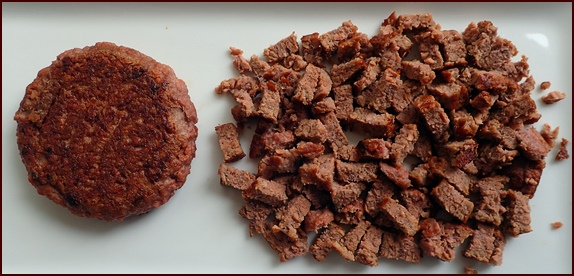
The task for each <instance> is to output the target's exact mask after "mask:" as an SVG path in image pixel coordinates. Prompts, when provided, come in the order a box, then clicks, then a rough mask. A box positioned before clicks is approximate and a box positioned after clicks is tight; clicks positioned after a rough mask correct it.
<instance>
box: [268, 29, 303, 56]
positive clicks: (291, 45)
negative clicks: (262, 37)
mask: <svg viewBox="0 0 574 276" xmlns="http://www.w3.org/2000/svg"><path fill="white" fill-rule="evenodd" d="M297 52H299V43H298V42H297V36H296V35H295V33H291V35H289V36H288V37H286V38H284V39H281V40H280V41H279V42H277V43H276V44H274V45H271V46H269V47H268V48H266V49H265V50H263V55H264V56H265V57H267V59H268V60H269V62H272V63H273V62H278V61H280V60H283V59H285V58H286V57H288V56H290V55H291V54H293V53H297Z"/></svg>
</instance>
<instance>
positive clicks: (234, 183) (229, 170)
mask: <svg viewBox="0 0 574 276" xmlns="http://www.w3.org/2000/svg"><path fill="white" fill-rule="evenodd" d="M217 173H218V174H219V177H220V184H221V186H229V187H232V188H235V189H238V190H241V191H243V190H246V189H248V188H249V187H250V186H251V185H252V184H253V183H254V182H255V178H256V176H255V174H253V173H250V172H248V171H243V170H239V169H236V168H234V167H231V166H229V165H227V164H225V163H221V164H219V169H218V170H217Z"/></svg>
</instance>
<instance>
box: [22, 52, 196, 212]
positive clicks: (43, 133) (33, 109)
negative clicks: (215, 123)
mask: <svg viewBox="0 0 574 276" xmlns="http://www.w3.org/2000/svg"><path fill="white" fill-rule="evenodd" d="M14 119H15V120H16V122H17V124H18V126H17V133H16V134H17V142H18V148H19V151H20V155H21V157H22V161H23V163H24V165H25V166H26V169H27V171H28V179H29V181H30V183H32V185H33V186H34V187H36V189H37V191H38V193H39V194H40V195H44V196H46V197H48V198H49V199H51V200H52V201H54V202H56V203H57V204H59V205H62V206H64V207H66V208H68V209H69V210H70V211H71V212H72V213H73V214H75V215H78V216H82V217H95V218H99V219H102V220H107V221H112V220H118V221H121V220H123V219H125V218H126V217H128V216H131V215H138V214H143V213H146V212H149V211H150V210H152V209H153V208H156V207H159V206H161V205H163V204H164V203H166V202H167V201H168V200H169V199H170V198H171V197H172V196H173V194H174V191H175V190H177V189H179V188H181V187H182V186H183V184H184V183H185V180H186V177H187V175H188V174H189V172H190V168H191V167H190V166H191V161H192V159H193V158H194V157H195V152H196V145H195V140H196V138H197V127H196V123H197V113H196V110H195V107H194V104H193V103H192V101H191V99H190V97H189V95H188V90H187V86H186V84H185V82H184V81H183V80H181V79H178V78H177V77H176V75H175V73H174V71H173V70H172V68H171V67H169V66H167V65H164V64H161V63H158V62H157V61H155V60H154V59H153V58H151V57H149V56H146V55H144V54H142V53H140V52H139V51H137V50H134V49H131V48H127V47H123V46H118V45H115V44H113V43H109V42H100V43H96V44H95V45H94V46H89V47H85V48H82V49H79V48H75V49H71V50H68V51H65V52H64V53H62V54H60V55H59V56H58V57H57V59H56V60H55V61H54V62H52V64H51V65H50V66H48V67H46V68H44V69H42V70H40V72H38V76H37V77H36V79H35V80H34V81H33V82H32V83H31V84H30V85H28V87H27V88H26V94H25V96H24V99H23V100H22V102H21V103H20V108H19V109H18V111H17V112H16V115H15V116H14Z"/></svg>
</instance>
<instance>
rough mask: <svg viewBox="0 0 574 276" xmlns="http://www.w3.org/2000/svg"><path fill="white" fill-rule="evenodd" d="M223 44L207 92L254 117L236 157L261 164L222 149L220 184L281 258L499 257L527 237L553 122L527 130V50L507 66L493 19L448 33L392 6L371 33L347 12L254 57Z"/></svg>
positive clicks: (530, 117)
mask: <svg viewBox="0 0 574 276" xmlns="http://www.w3.org/2000/svg"><path fill="white" fill-rule="evenodd" d="M230 49H232V51H231V55H232V56H233V57H234V66H235V67H236V69H238V72H239V74H240V76H238V77H234V78H231V79H228V80H224V81H222V82H221V84H220V85H219V86H218V87H217V88H216V89H215V90H216V92H217V93H220V94H223V93H227V94H231V95H232V96H233V97H234V98H235V100H236V101H237V105H236V106H235V107H233V108H232V109H231V112H232V115H233V117H234V118H235V120H236V122H237V123H252V124H254V125H256V126H257V127H256V130H255V135H254V137H253V140H252V144H251V147H250V152H249V154H248V156H249V158H251V159H253V160H254V161H257V162H259V166H258V168H259V169H258V172H257V173H250V172H246V171H243V172H242V171H239V170H233V169H230V168H229V166H230V165H229V164H227V163H231V162H233V161H231V162H227V160H229V159H226V160H224V162H225V164H223V165H222V166H221V167H220V170H219V174H220V177H221V178H222V181H221V183H222V185H224V186H229V187H233V188H236V189H238V190H241V191H242V195H243V198H244V200H245V206H244V207H242V209H241V210H240V214H241V215H242V216H243V217H244V218H246V219H247V220H248V221H249V227H250V234H251V235H252V234H253V233H259V234H262V235H263V237H264V238H265V239H266V240H267V242H268V243H269V244H270V245H271V247H272V248H273V249H274V250H275V251H276V252H277V253H278V254H279V257H280V261H282V262H284V261H287V260H289V259H292V258H295V257H297V256H300V255H304V254H306V253H307V252H310V253H311V254H312V256H313V258H315V259H316V260H317V261H323V260H325V259H326V258H327V255H328V254H329V253H331V252H336V253H335V254H340V255H341V256H342V257H343V258H344V259H346V260H348V261H356V262H359V263H362V264H365V265H369V266H376V265H378V262H379V259H381V258H386V259H396V260H402V261H406V262H410V263H419V262H420V261H421V258H422V257H425V256H426V257H433V258H437V259H439V260H441V261H447V262H448V261H452V260H453V259H455V253H454V252H455V250H457V248H459V247H462V248H461V251H462V255H463V256H464V257H465V258H470V259H474V260H476V261H479V262H483V263H486V264H491V265H501V264H502V256H503V250H504V246H505V244H506V239H507V237H509V238H514V237H517V236H519V235H522V234H524V233H528V232H530V231H532V228H531V227H530V223H531V217H530V204H529V201H530V199H531V198H533V197H534V195H535V191H536V188H537V186H538V184H539V181H540V178H541V175H542V171H543V169H544V167H545V166H546V162H545V158H546V156H547V155H548V153H549V151H550V150H551V148H552V147H553V146H554V144H555V140H556V139H557V135H558V128H556V129H554V130H552V128H550V127H549V126H548V125H546V126H545V129H543V130H541V131H539V130H537V129H536V128H535V127H534V126H532V125H533V124H534V123H536V122H538V121H539V120H540V119H541V115H540V114H539V113H538V112H537V110H536V103H535V101H534V100H533V99H532V97H531V91H533V90H534V88H535V82H534V78H533V77H532V76H531V75H530V72H529V65H528V63H527V58H526V57H524V56H522V58H521V59H520V60H518V61H514V60H516V59H514V57H515V56H516V55H517V54H518V50H517V49H516V47H515V45H513V44H512V42H511V41H509V40H507V39H505V38H503V37H500V36H499V35H498V30H497V27H495V26H494V25H493V24H492V23H491V22H489V21H481V22H478V23H475V22H472V23H470V24H469V25H468V26H467V27H466V29H464V30H463V31H462V32H459V31H456V30H443V29H442V28H441V26H440V25H439V24H437V23H436V22H435V21H434V19H433V17H432V15H431V14H430V13H427V14H405V15H397V14H395V13H392V14H391V15H390V16H389V17H388V18H386V19H385V20H384V21H383V23H382V24H381V26H380V28H379V32H378V33H377V34H376V35H374V36H372V37H369V36H368V35H367V34H364V33H361V32H360V31H359V29H358V27H357V26H355V25H354V24H353V23H352V22H351V21H346V22H343V23H342V24H341V26H339V27H337V28H335V29H333V30H331V31H328V32H326V33H323V34H319V33H312V34H307V35H303V36H302V37H301V40H300V44H299V43H298V42H297V35H296V34H295V33H291V34H290V35H289V36H287V37H286V38H284V39H283V40H281V41H279V42H278V43H276V44H274V45H271V46H270V47H268V48H266V49H265V50H264V53H263V54H264V57H266V60H264V59H261V58H259V57H257V56H255V55H254V56H252V57H251V59H250V60H248V59H246V58H244V57H242V56H241V55H242V53H243V52H242V51H241V50H239V49H236V48H233V47H231V48H230ZM410 52H414V55H409V53H410ZM412 56H414V58H413V57H412ZM541 87H542V89H547V88H548V87H549V85H548V84H543V85H542V86H541ZM544 87H545V88H544ZM549 95H550V96H548V97H547V98H548V99H549V100H552V101H555V100H559V98H560V97H561V95H558V96H560V97H553V96H552V95H553V94H549ZM554 96H556V95H554ZM545 101H546V100H545ZM350 132H355V133H357V134H358V135H363V137H362V138H361V139H359V140H358V142H356V143H355V142H351V139H349V138H348V137H347V135H348V134H349V133H350ZM564 141H566V140H563V143H562V145H563V146H562V147H565V144H566V143H567V142H564ZM222 150H223V151H224V152H226V151H229V152H230V153H229V154H224V156H229V155H234V156H238V155H237V153H235V154H233V153H234V152H238V149H237V148H236V147H234V146H229V147H228V148H224V147H222ZM239 154H240V153H239ZM559 156H560V157H559V158H568V155H567V152H566V153H560V154H559ZM233 160H234V159H233ZM232 177H236V178H237V179H236V180H232V179H230V178H232ZM246 182H247V183H246ZM310 232H313V233H315V234H316V235H314V236H313V237H314V238H311V237H312V236H309V235H308V233H310ZM308 239H309V240H308ZM306 241H309V242H310V245H309V246H307V243H306ZM465 241H467V242H465ZM465 272H466V273H476V270H474V269H472V268H471V267H467V268H465Z"/></svg>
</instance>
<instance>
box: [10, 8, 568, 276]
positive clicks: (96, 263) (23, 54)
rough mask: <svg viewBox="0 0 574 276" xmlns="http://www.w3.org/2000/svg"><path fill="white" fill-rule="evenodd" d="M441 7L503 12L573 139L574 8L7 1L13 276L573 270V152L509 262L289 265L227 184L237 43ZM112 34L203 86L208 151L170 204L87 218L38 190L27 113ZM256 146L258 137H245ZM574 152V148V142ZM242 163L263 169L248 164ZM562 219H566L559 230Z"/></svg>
mask: <svg viewBox="0 0 574 276" xmlns="http://www.w3.org/2000/svg"><path fill="white" fill-rule="evenodd" d="M392 11H396V12H397V13H398V14H406V13H417V12H423V13H424V12H432V14H433V16H434V19H435V21H436V22H438V23H439V24H441V26H442V27H443V29H455V30H458V31H463V30H464V28H466V26H467V25H468V24H469V23H470V22H471V21H475V22H478V21H481V20H490V21H492V22H493V23H494V25H495V26H497V27H498V30H499V34H500V35H501V36H503V37H505V38H507V39H510V40H511V41H512V42H513V43H514V44H515V45H516V46H517V48H518V50H519V55H526V56H527V57H528V58H529V64H530V66H531V74H532V75H533V76H534V78H535V80H536V81H537V84H539V83H540V82H542V81H551V82H552V87H551V89H552V90H560V91H563V92H565V93H566V94H567V99H566V100H564V101H562V102H559V103H556V104H554V105H552V106H547V105H545V104H543V103H542V102H541V100H540V97H541V96H542V95H543V94H545V93H547V92H548V91H546V92H542V91H540V90H539V89H538V88H537V89H536V90H535V91H533V98H534V99H535V100H536V103H537V105H538V108H539V111H540V112H541V113H542V115H543V116H542V119H541V120H540V122H539V123H538V124H537V126H538V127H540V126H541V123H549V124H550V125H552V126H560V137H564V138H566V139H568V140H572V93H571V92H572V27H571V26H572V3H545V4H540V3H508V4H497V3H426V4H424V3H402V4H401V3H330V4H329V3H291V4H288V3H276V4H273V3H218V4H206V3H179V4H167V3H166V4H157V3H146V4H135V3H134V4H112V3H99V4H95V3H64V4H49V3H45V4H44V3H42V4H40V3H27V4H15V3H2V272H3V273H20V272H24V273H112V272H117V273H460V272H462V269H463V266H465V265H470V266H473V267H475V268H477V269H478V271H479V273H554V272H558V273H572V159H568V160H566V161H562V162H556V161H554V160H553V157H554V156H555V154H556V152H557V148H554V149H553V150H552V151H551V152H550V154H549V156H548V157H547V162H548V165H547V168H546V169H545V170H544V174H543V176H542V180H541V183H540V186H539V188H538V191H537V193H536V196H535V198H534V199H533V200H532V201H531V207H532V228H533V230H534V231H533V232H531V233H528V234H525V235H522V236H520V237H518V238H509V240H508V243H507V245H506V248H505V251H504V261H503V264H502V266H499V267H491V266H489V265H485V264H480V263H478V262H474V261H471V260H468V259H466V258H464V257H462V255H461V253H460V252H458V253H457V256H456V259H455V260H454V261H453V262H451V263H443V262H440V261H438V260H436V259H433V258H430V257H425V258H423V261H422V263H421V264H418V265H415V264H408V263H404V262H399V261H389V260H381V261H380V264H379V266H377V267H367V266H364V265H360V264H358V263H348V262H346V261H345V260H344V259H343V258H341V257H340V256H338V254H336V253H332V254H331V255H329V257H328V258H327V260H326V261H325V262H323V263H319V262H316V261H315V260H314V259H313V258H312V257H311V256H310V254H307V255H305V256H304V257H299V258H296V259H293V260H291V261H289V262H287V263H280V262H279V258H278V256H277V254H276V253H275V252H274V251H273V250H272V249H271V248H270V247H269V246H268V245H267V243H266V242H265V241H264V240H263V238H262V237H261V236H256V237H254V238H250V237H249V235H248V226H247V221H246V220H244V219H243V218H241V217H240V216H239V215H238V213H237V211H238V209H239V208H240V207H241V199H240V194H239V192H237V191H235V190H232V189H230V188H224V187H221V186H220V185H219V177H218V175H217V166H218V165H219V163H220V162H221V161H222V155H221V153H220V150H219V147H218V144H217V140H216V136H215V132H214V127H215V126H216V125H217V124H221V123H225V122H230V121H231V120H232V117H231V115H230V112H229V109H230V108H231V106H232V100H231V99H230V98H229V97H226V96H223V97H222V96H218V95H216V94H215V93H214V88H215V87H216V86H217V85H218V84H219V82H220V81H222V80H224V79H227V78H230V77H234V76H236V72H235V71H234V70H233V69H232V66H231V57H230V56H229V47H230V46H235V47H238V48H241V49H243V50H244V51H245V55H246V56H250V55H252V54H256V55H259V56H261V55H262V53H263V49H264V48H266V47H268V46H269V45H271V44H274V43H276V42H277V41H279V40H280V39H282V38H284V37H286V36H288V35H289V34H291V32H295V33H296V34H297V35H298V37H301V36H302V35H306V34H310V33H312V32H319V33H323V32H326V31H329V30H332V29H334V28H336V27H338V26H340V24H341V23H342V22H343V21H346V20H351V21H352V22H353V23H354V24H355V25H357V26H358V27H359V31H361V32H364V33H366V34H368V35H369V36H372V35H374V34H375V33H376V32H377V30H378V26H379V25H380V24H381V22H382V21H383V20H384V19H385V18H386V17H387V16H388V15H389V14H390V13H391V12H392ZM98 41H111V42H114V43H116V44H120V45H124V46H128V47H132V48H135V49H137V50H139V51H141V52H143V53H145V54H147V55H149V56H151V57H153V58H155V59H156V60H158V61H159V62H161V63H165V64H168V65H170V66H171V67H172V68H173V69H174V70H175V72H176V74H177V75H178V77H180V78H181V79H183V80H184V81H185V82H186V83H187V85H188V87H189V90H190V92H189V93H190V96H191V98H192V100H193V101H194V102H195V105H196V107H197V110H198V116H199V120H200V121H199V124H198V127H199V138H198V140H197V145H198V151H197V158H196V159H194V161H193V165H192V170H191V175H190V176H189V177H188V180H187V182H186V184H185V185H184V187H183V188H182V189H180V190H178V191H177V192H176V194H175V196H174V197H173V198H172V199H171V200H170V201H169V202H168V203H167V204H166V205H164V206H162V207H160V208H159V209H156V210H154V211H152V212H151V213H149V214H146V215H144V216H140V217H136V218H130V219H128V220H126V221H124V222H122V223H107V222H103V221H99V220H95V219H86V218H79V217H75V216H73V215H71V214H70V213H69V212H68V211H66V210H65V209H63V208H62V207H60V206H57V205H55V204H54V203H52V202H51V201H49V200H48V199H46V198H44V197H41V196H39V195H37V193H36V191H35V189H34V188H33V187H32V186H31V185H30V184H29V183H28V182H27V176H26V171H25V168H24V166H23V164H22V162H21V160H20V157H19V155H18V150H17V146H16V139H15V130H16V124H15V122H14V120H13V116H14V113H15V112H16V110H17V108H18V106H19V103H20V100H21V99H22V98H23V96H24V91H25V87H26V85H28V84H29V83H30V82H31V81H32V80H33V79H34V78H35V76H36V73H37V72H38V71H39V70H40V69H41V68H44V67H46V66H48V65H49V64H50V63H51V61H52V60H54V59H55V58H56V56H57V55H58V54H59V53H61V52H63V51H64V50H67V49H70V48H75V47H83V46H88V45H93V44H95V43H96V42H98ZM244 147H246V146H244ZM568 150H569V151H572V148H571V146H570V145H568ZM238 166H243V167H249V166H250V165H249V164H248V162H247V161H246V160H242V161H240V162H239V164H238ZM555 221H561V222H563V223H564V227H562V228H561V229H558V230H552V229H551V227H550V224H551V223H552V222H555Z"/></svg>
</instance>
